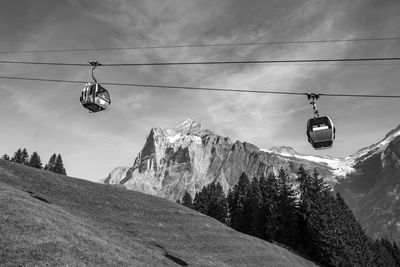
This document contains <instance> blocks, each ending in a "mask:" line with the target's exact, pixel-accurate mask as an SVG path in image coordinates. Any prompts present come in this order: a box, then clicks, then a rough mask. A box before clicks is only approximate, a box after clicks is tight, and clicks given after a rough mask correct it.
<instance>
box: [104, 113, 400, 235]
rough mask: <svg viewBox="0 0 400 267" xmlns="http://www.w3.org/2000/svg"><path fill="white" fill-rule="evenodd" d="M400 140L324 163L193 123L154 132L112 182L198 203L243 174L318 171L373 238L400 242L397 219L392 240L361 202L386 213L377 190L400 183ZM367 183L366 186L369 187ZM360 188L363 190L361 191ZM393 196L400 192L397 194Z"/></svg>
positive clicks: (398, 131) (398, 135)
mask: <svg viewBox="0 0 400 267" xmlns="http://www.w3.org/2000/svg"><path fill="white" fill-rule="evenodd" d="M399 139H400V126H398V127H397V128H394V129H393V130H391V131H389V132H388V134H386V135H385V137H384V138H383V139H381V140H380V141H378V142H376V143H374V144H372V145H370V146H367V147H364V148H362V149H360V150H358V151H357V152H355V153H354V154H351V155H349V156H347V157H345V158H335V157H330V156H326V157H320V156H315V155H304V154H300V153H297V152H296V151H295V150H294V149H293V148H291V147H289V146H280V147H272V148H270V149H263V148H259V147H257V146H256V145H254V144H251V143H248V142H241V141H239V140H237V141H235V142H233V141H232V140H231V139H230V138H229V137H226V136H222V135H218V134H216V133H214V132H213V131H211V130H207V129H203V127H202V126H201V124H200V123H198V122H195V121H193V120H191V119H188V120H186V121H185V122H183V123H181V124H179V125H178V126H177V127H175V128H166V129H161V128H152V129H151V131H150V133H149V135H148V137H147V139H146V142H145V144H144V146H143V149H142V150H141V152H140V153H139V154H138V156H137V157H136V158H135V161H134V164H133V166H131V167H130V168H129V169H128V170H127V171H126V172H124V171H119V172H115V173H120V174H121V175H120V176H118V175H115V173H114V174H112V175H111V174H110V175H109V176H108V177H107V179H108V180H107V179H106V181H107V183H110V184H117V185H120V186H124V187H126V188H127V189H131V190H138V191H141V192H144V193H147V194H152V195H157V196H161V197H164V198H167V199H170V200H177V199H180V198H182V196H183V194H184V193H185V192H189V193H190V194H191V195H192V197H194V195H195V193H196V192H198V191H200V190H201V189H202V187H203V186H205V185H207V184H209V183H210V182H212V181H218V182H220V183H221V185H222V187H223V189H224V191H225V192H227V190H228V189H229V188H230V187H232V186H233V185H234V184H235V183H236V182H237V180H238V177H239V176H240V174H241V173H242V172H245V173H246V174H247V175H248V176H249V177H260V176H266V175H267V174H268V173H270V172H272V173H274V174H277V172H278V170H279V168H281V167H283V168H284V169H286V170H287V171H288V173H289V174H290V179H291V180H292V182H293V183H295V182H294V179H295V178H296V176H297V171H298V168H299V167H300V166H301V165H302V166H303V167H304V168H305V169H309V170H312V169H314V168H315V169H317V170H318V172H319V173H320V175H321V176H322V177H324V179H325V181H326V182H327V183H328V184H329V185H331V186H332V188H334V189H335V190H338V191H339V192H340V193H341V194H343V196H344V198H345V200H346V202H348V204H349V205H350V207H351V208H352V210H353V212H354V213H355V215H356V216H357V218H358V219H359V220H360V221H361V222H362V223H363V225H364V227H366V229H367V231H368V232H369V233H370V234H371V235H372V236H375V237H378V236H384V237H390V235H392V236H395V238H394V239H395V240H398V241H400V235H399V234H398V233H400V218H399V219H398V220H397V219H396V218H395V217H396V216H395V215H393V216H392V215H390V216H389V217H390V218H391V219H390V220H394V221H395V222H392V224H394V225H396V223H397V222H399V229H395V230H391V231H389V232H390V234H388V233H389V232H388V231H383V230H382V231H381V230H380V229H381V228H380V227H379V223H378V221H379V222H380V223H382V220H378V219H376V218H377V217H379V216H380V215H376V216H375V215H374V216H375V217H376V218H375V217H374V218H375V219H376V220H375V219H374V220H375V221H374V220H372V219H371V216H370V214H374V213H372V212H371V210H369V209H367V208H365V207H364V206H365V205H363V201H362V200H361V199H364V201H365V202H368V201H370V200H371V201H372V199H374V203H375V202H376V203H380V204H377V206H374V207H376V208H379V209H382V207H381V206H382V205H383V204H382V203H381V202H380V201H382V199H381V198H385V197H384V196H385V194H386V193H382V194H381V195H379V196H376V193H375V194H374V187H373V185H374V184H376V183H377V184H379V188H380V190H381V191H382V192H384V189H385V188H386V187H387V186H386V185H385V182H383V181H382V179H379V178H380V177H381V176H382V177H389V178H388V179H389V180H390V181H391V183H395V184H398V183H399V182H398V180H396V179H394V178H393V175H396V173H397V167H398V166H399V165H400V162H399V161H398V159H399V158H400V152H399V150H398V149H399V145H397V143H396V142H397V140H399ZM368 166H375V167H376V169H377V171H376V172H371V170H370V168H369V167H368ZM371 173H372V174H371ZM396 177H397V176H396ZM364 178H365V179H364ZM385 179H386V178H385ZM385 179H383V180H385ZM386 180H387V179H386ZM362 181H366V182H364V183H365V185H364V184H363V182H362ZM366 185H368V186H366ZM356 187H358V188H359V189H357V190H355V189H354V188H356ZM360 188H362V190H361V189H360ZM360 190H361V191H360ZM363 190H364V191H363ZM365 190H367V191H365ZM387 190H389V191H390V192H397V191H393V190H394V189H393V188H390V189H387ZM399 190H400V189H399ZM360 192H362V193H361V194H362V197H360ZM399 192H400V191H399ZM392 194H397V193H392ZM367 198H369V199H367ZM388 201H389V200H388V199H387V200H386V201H384V202H385V203H386V202H388ZM393 201H394V202H393ZM393 201H392V202H393V203H397V202H396V201H395V200H393ZM368 203H369V202H368ZM386 205H388V204H386ZM396 205H397V204H390V205H389V206H393V207H397V206H396ZM372 206H373V205H372ZM361 207H364V208H361ZM399 211H400V207H399ZM371 220H372V221H374V222H373V223H372V225H373V227H370V224H369V222H370V221H371ZM385 220H386V221H387V220H389V219H385ZM392 228H393V227H392Z"/></svg>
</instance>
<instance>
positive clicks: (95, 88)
mask: <svg viewBox="0 0 400 267" xmlns="http://www.w3.org/2000/svg"><path fill="white" fill-rule="evenodd" d="M80 100H81V103H82V105H83V107H84V108H87V109H88V110H89V111H90V112H98V111H102V110H105V109H107V108H108V106H109V105H110V104H111V99H110V94H109V93H108V91H107V90H106V89H105V88H104V87H102V86H101V85H100V84H99V83H97V82H96V83H90V82H89V83H87V84H86V86H85V88H83V90H82V94H81V98H80Z"/></svg>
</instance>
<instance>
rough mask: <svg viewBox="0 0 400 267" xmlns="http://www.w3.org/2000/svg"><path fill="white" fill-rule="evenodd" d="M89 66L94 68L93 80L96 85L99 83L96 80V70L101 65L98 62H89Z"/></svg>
mask: <svg viewBox="0 0 400 267" xmlns="http://www.w3.org/2000/svg"><path fill="white" fill-rule="evenodd" d="M89 64H90V65H91V66H92V78H93V81H94V82H95V83H97V80H96V78H95V77H94V69H95V68H96V67H97V66H101V64H100V63H99V62H98V61H89Z"/></svg>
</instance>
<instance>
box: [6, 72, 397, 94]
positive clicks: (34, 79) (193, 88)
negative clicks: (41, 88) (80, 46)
mask: <svg viewBox="0 0 400 267" xmlns="http://www.w3.org/2000/svg"><path fill="white" fill-rule="evenodd" d="M0 79H11V80H25V81H39V82H56V83H74V84H84V83H86V81H76V80H61V79H45V78H30V77H14V76H0ZM101 84H102V85H111V86H126V87H145V88H164V89H180V90H198V91H220V92H237V93H259V94H276V95H304V96H305V95H307V94H309V92H288V91H265V90H247V89H230V88H214V87H192V86H174V85H152V84H138V83H114V82H104V83H101ZM318 95H320V96H329V97H363V98H365V97H367V98H400V95H379V94H334V93H318Z"/></svg>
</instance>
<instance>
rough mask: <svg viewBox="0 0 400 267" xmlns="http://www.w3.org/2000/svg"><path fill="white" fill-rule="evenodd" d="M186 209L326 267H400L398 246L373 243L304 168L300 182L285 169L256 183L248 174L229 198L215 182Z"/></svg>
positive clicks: (186, 201)
mask: <svg viewBox="0 0 400 267" xmlns="http://www.w3.org/2000/svg"><path fill="white" fill-rule="evenodd" d="M294 182H296V184H297V186H296V188H294V187H293V184H294ZM181 203H182V204H183V205H185V206H188V207H190V208H193V209H195V210H197V211H199V212H202V213H204V214H206V215H208V216H211V217H214V218H216V219H217V220H219V221H221V222H223V223H225V224H227V225H229V226H230V227H232V228H234V229H235V230H237V231H240V232H243V233H246V234H250V235H253V236H256V237H259V238H262V239H264V240H268V241H270V242H275V243H279V244H281V245H284V246H286V247H289V248H291V249H292V250H295V251H297V252H299V253H302V254H303V255H307V257H309V258H311V259H313V260H314V261H316V262H318V263H320V264H322V265H324V266H385V267H386V266H400V249H399V248H398V246H397V244H396V243H394V242H393V243H392V242H390V241H388V240H386V239H381V240H375V241H373V240H372V239H371V238H370V237H368V236H367V235H366V234H365V231H364V230H363V228H362V227H361V225H360V224H359V223H358V221H357V220H356V219H355V217H354V215H353V213H352V212H351V210H350V209H349V207H348V206H347V204H346V203H345V201H344V200H343V199H342V197H341V196H340V194H339V193H336V194H335V193H334V192H332V190H331V189H330V188H329V187H328V186H327V185H326V184H325V183H324V181H323V179H322V178H321V177H320V176H319V175H318V173H317V172H316V171H314V173H312V174H309V173H308V172H306V171H305V170H304V168H303V167H300V169H299V171H298V176H297V178H296V180H295V181H291V179H290V178H289V176H288V174H287V173H286V172H285V170H284V169H282V168H281V169H280V171H279V174H278V176H277V177H276V176H275V175H274V174H269V175H268V177H267V178H264V177H260V178H259V179H258V178H253V179H252V180H251V181H250V180H249V178H248V177H247V176H246V174H244V173H243V174H242V175H241V176H240V177H239V181H238V182H237V183H236V184H235V185H234V186H233V188H232V189H230V190H229V191H228V195H227V197H226V196H225V194H224V191H223V190H222V186H221V185H220V184H219V183H215V182H213V183H211V184H209V185H207V186H205V187H203V189H202V190H201V191H200V192H198V193H196V195H195V198H194V200H193V202H192V198H191V196H190V194H189V193H187V192H186V193H185V195H184V197H183V198H182V200H181Z"/></svg>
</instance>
